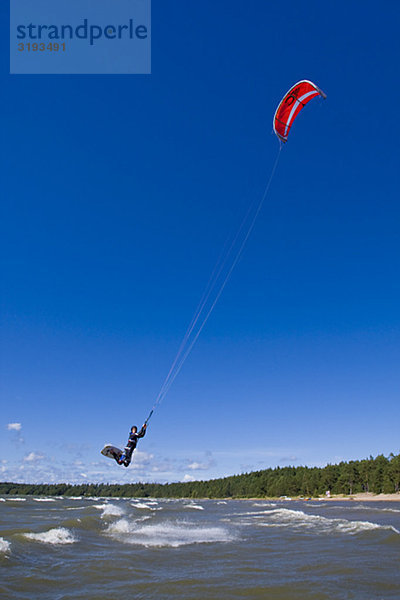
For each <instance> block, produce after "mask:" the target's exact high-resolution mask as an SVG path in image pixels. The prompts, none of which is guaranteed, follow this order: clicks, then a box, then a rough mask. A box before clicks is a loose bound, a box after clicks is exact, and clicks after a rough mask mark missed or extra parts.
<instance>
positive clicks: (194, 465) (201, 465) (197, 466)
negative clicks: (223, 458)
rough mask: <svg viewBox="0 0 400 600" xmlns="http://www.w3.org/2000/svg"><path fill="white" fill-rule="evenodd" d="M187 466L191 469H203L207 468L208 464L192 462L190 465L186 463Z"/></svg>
mask: <svg viewBox="0 0 400 600" xmlns="http://www.w3.org/2000/svg"><path fill="white" fill-rule="evenodd" d="M187 468H188V469H190V470H191V471H205V470H206V469H208V468H209V465H208V464H206V463H199V462H192V463H190V465H187Z"/></svg>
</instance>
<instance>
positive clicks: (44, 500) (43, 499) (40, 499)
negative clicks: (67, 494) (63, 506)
mask: <svg viewBox="0 0 400 600" xmlns="http://www.w3.org/2000/svg"><path fill="white" fill-rule="evenodd" d="M34 501H35V502H55V499H54V498H34Z"/></svg>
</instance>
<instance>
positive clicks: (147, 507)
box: [131, 502, 154, 510]
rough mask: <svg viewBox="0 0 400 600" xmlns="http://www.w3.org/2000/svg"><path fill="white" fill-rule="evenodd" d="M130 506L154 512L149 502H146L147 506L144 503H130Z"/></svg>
mask: <svg viewBox="0 0 400 600" xmlns="http://www.w3.org/2000/svg"><path fill="white" fill-rule="evenodd" d="M131 506H133V507H134V508H141V509H144V510H154V507H153V506H151V505H150V502H148V503H147V504H146V503H144V502H131Z"/></svg>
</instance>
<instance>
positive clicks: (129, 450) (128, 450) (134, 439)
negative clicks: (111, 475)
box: [121, 426, 146, 467]
mask: <svg viewBox="0 0 400 600" xmlns="http://www.w3.org/2000/svg"><path fill="white" fill-rule="evenodd" d="M145 433H146V427H144V426H143V427H142V429H141V430H140V431H139V432H135V433H134V432H133V431H130V433H129V440H128V443H127V444H126V446H125V448H124V453H123V455H122V456H121V459H122V461H123V463H124V465H125V467H128V466H129V465H130V463H131V460H132V454H133V451H134V449H135V448H136V444H137V443H138V439H139V438H142V437H144V435H145Z"/></svg>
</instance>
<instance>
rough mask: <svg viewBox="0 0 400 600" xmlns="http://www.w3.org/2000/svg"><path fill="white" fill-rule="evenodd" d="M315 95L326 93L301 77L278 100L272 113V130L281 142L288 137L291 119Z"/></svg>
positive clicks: (293, 118) (323, 96) (292, 119)
mask: <svg viewBox="0 0 400 600" xmlns="http://www.w3.org/2000/svg"><path fill="white" fill-rule="evenodd" d="M316 96H322V98H326V94H324V92H323V91H322V90H320V89H319V87H317V86H316V85H315V83H313V82H312V81H308V80H307V79H303V80H302V81H299V82H298V83H296V84H295V85H294V86H293V87H291V88H290V90H289V91H288V92H286V94H285V95H284V97H283V98H282V100H281V101H280V103H279V105H278V108H277V109H276V112H275V115H274V122H273V126H274V131H275V133H276V135H277V136H278V138H279V139H280V140H282V142H286V141H287V139H288V135H289V131H290V128H291V126H292V124H293V121H294V120H295V118H296V117H297V115H298V114H299V112H300V111H301V109H302V108H303V107H304V106H305V105H306V104H307V102H309V101H310V100H312V99H313V98H315V97H316Z"/></svg>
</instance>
